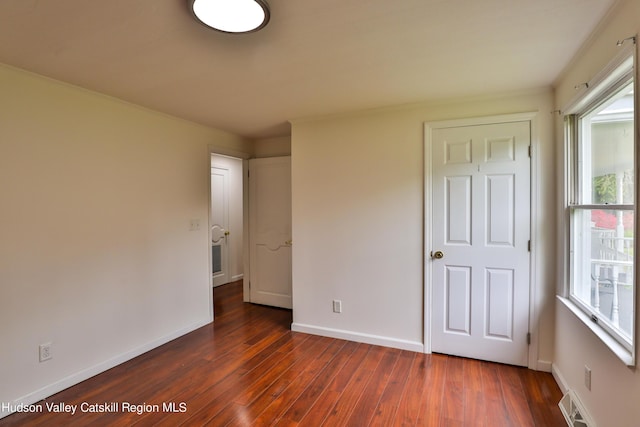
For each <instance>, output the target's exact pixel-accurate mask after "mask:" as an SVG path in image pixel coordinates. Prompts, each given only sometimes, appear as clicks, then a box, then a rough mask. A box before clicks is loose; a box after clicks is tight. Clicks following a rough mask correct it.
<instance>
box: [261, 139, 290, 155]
mask: <svg viewBox="0 0 640 427" xmlns="http://www.w3.org/2000/svg"><path fill="white" fill-rule="evenodd" d="M290 155H291V137H290V136H283V137H277V138H266V139H259V140H256V141H255V145H254V157H256V158H262V157H281V156H290Z"/></svg>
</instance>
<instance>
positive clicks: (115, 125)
mask: <svg viewBox="0 0 640 427" xmlns="http://www.w3.org/2000/svg"><path fill="white" fill-rule="evenodd" d="M0 93H1V94H2V96H0V183H1V184H0V204H1V206H2V208H1V209H0V293H1V297H0V324H1V325H2V327H1V328H0V342H1V343H2V345H1V346H0V361H1V363H0V379H1V380H0V402H11V401H15V400H18V401H25V402H32V401H35V400H38V399H40V398H43V397H45V396H48V395H50V394H52V393H54V392H56V391H59V390H61V389H63V388H66V387H67V386H69V385H71V384H74V383H76V382H79V381H81V380H83V379H85V378H87V377H89V376H91V375H94V374H96V373H98V372H100V371H102V370H104V369H107V368H109V367H111V366H113V365H114V364H117V363H119V362H121V361H123V360H126V359H128V358H131V357H133V356H135V355H137V354H139V353H141V352H143V351H146V350H148V349H150V348H152V347H154V346H156V345H159V344H162V343H163V342H165V341H167V340H169V339H171V338H173V337H175V336H179V335H181V334H183V333H186V332H188V331H190V330H192V329H194V328H196V327H198V326H201V325H203V324H206V323H208V322H210V321H211V320H212V313H211V311H210V310H211V303H210V301H211V296H210V278H209V275H208V272H209V262H210V261H209V259H210V255H209V248H208V247H209V245H208V231H207V223H208V220H207V218H208V209H209V206H208V203H209V202H208V199H209V196H208V185H209V184H208V182H209V173H210V169H209V145H210V144H214V145H217V146H219V147H222V148H224V149H231V150H235V151H242V152H247V153H248V154H250V152H251V150H252V146H251V144H250V143H248V142H246V141H243V140H241V139H240V138H237V137H234V136H233V135H230V134H227V133H223V132H219V131H216V130H212V129H208V128H205V127H203V126H199V125H195V124H193V123H189V122H186V121H182V120H178V119H174V118H171V117H168V116H165V115H161V114H158V113H154V112H150V111H148V110H144V109H141V108H139V107H135V106H132V105H129V104H126V103H123V102H121V101H118V100H116V99H113V98H109V97H106V96H102V95H98V94H95V93H92V92H88V91H85V90H82V89H79V88H76V87H73V86H69V85H65V84H62V83H58V82H55V81H52V80H49V79H45V78H42V77H38V76H35V75H32V74H29V73H26V72H23V71H19V70H16V69H13V68H10V67H5V66H0ZM192 219H197V220H200V222H201V228H200V230H199V231H189V226H190V221H191V220H192ZM46 342H51V343H52V349H53V359H52V360H50V361H47V362H45V363H39V362H38V346H39V344H41V343H46ZM2 415H6V413H4V414H0V416H2Z"/></svg>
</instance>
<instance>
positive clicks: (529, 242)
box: [527, 240, 531, 252]
mask: <svg viewBox="0 0 640 427" xmlns="http://www.w3.org/2000/svg"><path fill="white" fill-rule="evenodd" d="M527 251H529V252H531V240H529V241H528V242H527Z"/></svg>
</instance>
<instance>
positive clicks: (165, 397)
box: [0, 282, 566, 427]
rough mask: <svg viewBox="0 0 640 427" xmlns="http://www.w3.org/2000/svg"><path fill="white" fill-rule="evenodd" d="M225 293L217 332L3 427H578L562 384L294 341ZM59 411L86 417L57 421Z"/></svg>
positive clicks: (530, 374) (158, 352)
mask: <svg viewBox="0 0 640 427" xmlns="http://www.w3.org/2000/svg"><path fill="white" fill-rule="evenodd" d="M214 294H215V296H214V306H215V314H216V318H215V322H214V323H213V324H212V325H207V326H205V327H202V328H200V329H198V330H196V331H194V332H192V333H190V334H188V335H186V336H183V337H181V338H178V339H176V340H174V341H172V342H170V343H167V344H166V345H164V346H162V347H159V348H157V349H155V350H152V351H150V352H148V353H145V354H143V355H141V356H140V357H137V358H135V359H133V360H131V361H129V362H126V363H124V364H122V365H119V366H117V367H115V368H113V369H111V370H109V371H107V372H104V373H102V374H100V375H97V376H95V377H93V378H91V379H89V380H87V381H84V382H82V383H80V384H78V385H76V386H74V387H71V388H69V389H67V390H64V391H62V392H60V393H58V394H56V395H54V396H52V397H50V398H48V399H46V401H43V402H40V404H41V405H43V407H44V412H43V413H39V414H22V413H20V414H18V413H16V414H13V415H10V416H8V417H6V418H4V419H1V420H0V426H15V425H20V426H23V425H28V426H57V425H61V426H62V425H64V426H85V425H97V426H102V425H115V426H131V425H134V426H139V427H140V426H178V425H184V426H204V425H208V426H267V425H269V426H271V425H273V426H312V427H313V426H487V427H497V426H518V427H522V426H545V427H546V426H550V427H553V426H564V425H566V424H565V423H564V420H563V417H562V415H561V413H560V410H559V409H558V406H557V403H558V401H559V400H560V398H561V397H562V396H561V394H560V390H559V388H558V386H557V385H556V384H555V382H554V380H553V378H552V376H551V375H550V374H547V373H542V372H534V371H530V370H528V369H524V368H517V367H512V366H505V365H499V364H494V363H487V362H480V361H475V360H469V359H462V358H457V357H450V356H444V355H437V354H433V355H424V354H419V353H413V352H408V351H402V350H397V349H391V348H385V347H378V346H373V345H367V344H358V343H353V342H348V341H342V340H337V339H331V338H325V337H318V336H312V335H306V334H301V333H296V332H291V330H290V324H291V312H290V311H288V310H280V309H274V308H269V307H263V306H257V305H252V304H245V303H243V302H242V284H241V282H236V283H232V284H229V285H224V286H221V287H218V288H216V289H215V292H214ZM52 402H53V403H59V402H64V403H66V404H70V405H81V404H82V403H84V404H85V412H81V407H80V406H79V407H78V410H77V412H76V414H75V415H70V414H60V413H52V412H48V411H47V409H46V406H45V404H46V403H52ZM111 402H115V404H117V405H118V406H117V408H114V407H113V406H111V407H109V406H108V405H109V403H111ZM127 403H130V404H135V405H142V404H144V405H147V406H144V407H135V406H130V407H128V408H126V410H125V408H124V405H126V404H127ZM99 404H101V405H105V407H104V408H102V410H101V412H97V413H96V412H86V409H88V408H91V407H87V406H86V405H99ZM163 404H164V405H171V404H174V405H175V407H174V410H175V412H171V411H169V409H170V408H168V407H164V408H163ZM154 405H157V406H154ZM93 408H94V409H100V408H96V407H93ZM113 409H116V410H113ZM136 409H140V411H138V412H140V413H138V412H136V411H135V410H136ZM132 410H133V412H131V411H132ZM180 411H183V412H180Z"/></svg>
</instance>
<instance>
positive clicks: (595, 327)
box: [561, 40, 640, 366]
mask: <svg viewBox="0 0 640 427" xmlns="http://www.w3.org/2000/svg"><path fill="white" fill-rule="evenodd" d="M636 65H637V59H636V44H635V40H634V43H630V44H629V46H623V49H622V50H621V52H620V53H619V54H618V55H617V56H616V58H614V60H613V61H611V63H610V64H608V65H607V67H605V69H603V70H602V71H601V72H600V73H599V74H598V75H597V76H596V77H595V78H594V79H592V80H591V81H590V82H588V83H585V84H583V85H580V86H583V87H584V88H585V89H584V90H583V91H582V93H581V94H579V95H578V96H577V97H576V98H575V99H574V100H573V101H572V102H571V103H570V104H569V106H568V107H567V108H565V109H564V111H563V114H564V141H565V164H564V174H565V175H564V176H565V185H566V187H565V203H564V212H565V218H566V222H565V224H566V225H567V227H566V230H565V233H564V235H565V239H566V240H565V248H566V250H567V255H566V257H565V258H564V259H565V262H564V264H565V265H564V269H565V272H566V274H565V278H566V281H565V286H564V292H563V298H561V301H562V302H564V303H565V305H567V307H568V308H569V309H570V310H571V311H572V312H574V313H575V314H576V315H577V316H578V318H580V319H581V320H582V321H583V322H584V323H585V324H586V325H587V326H588V327H589V328H590V329H591V330H592V331H593V332H594V333H595V334H596V335H597V336H598V337H600V338H601V339H602V341H603V342H604V343H605V344H606V345H607V346H608V347H609V348H610V349H611V350H612V351H613V352H614V353H615V354H616V355H618V357H619V358H620V359H621V360H623V361H624V362H625V364H627V365H629V366H635V355H636V346H637V345H636V341H637V336H638V335H639V334H638V333H637V327H638V321H637V318H638V308H639V307H638V303H637V301H638V297H637V296H638V290H637V288H638V271H637V268H636V267H637V266H638V259H639V254H638V248H639V244H638V240H637V238H636V236H637V233H638V229H639V224H638V203H639V202H640V199H639V197H638V194H640V188H639V187H640V177H639V175H640V174H638V173H637V172H638V165H639V164H640V162H639V160H638V158H639V156H640V154H639V152H640V149H639V148H638V147H637V144H638V142H639V138H638V108H637V107H638V96H637V94H638V79H637V75H636V70H637V68H636ZM630 80H633V94H634V99H633V107H634V108H633V139H634V141H633V147H634V153H633V170H634V179H633V182H634V200H633V204H628V203H627V204H607V203H593V202H594V200H592V199H591V200H589V202H590V203H583V201H582V198H581V195H582V193H581V192H582V191H583V188H582V182H581V179H580V174H581V171H580V166H579V163H580V162H581V161H582V159H581V158H580V156H581V154H580V153H581V152H582V151H581V148H582V145H581V144H582V142H581V137H582V135H581V133H582V130H581V129H580V126H581V120H583V119H584V118H585V117H588V116H589V115H590V114H591V113H593V112H594V111H595V110H596V109H598V108H599V107H601V106H602V104H604V103H606V102H607V101H608V100H610V99H611V98H612V97H613V96H615V95H616V94H617V93H619V92H620V91H621V90H623V89H624V88H625V87H626V86H628V85H629V84H630ZM594 209H602V210H605V211H631V212H633V217H634V224H633V230H634V232H633V233H634V241H633V275H632V279H631V280H632V283H633V289H632V299H633V301H632V304H633V308H632V314H631V316H632V318H631V336H630V337H628V336H626V334H624V333H622V332H623V331H622V329H621V328H619V327H618V328H617V329H619V330H620V331H618V330H617V329H616V327H615V326H613V325H612V324H611V323H610V322H609V320H608V319H606V317H605V316H600V315H599V312H596V310H595V308H594V307H593V306H592V304H587V303H585V302H584V301H582V300H581V299H580V298H579V297H578V296H576V295H574V292H573V290H574V289H575V288H574V285H573V281H574V276H575V272H574V268H576V264H575V263H576V262H577V261H576V259H575V258H576V257H577V256H576V252H575V250H576V248H575V247H574V246H575V242H576V241H577V237H576V236H577V234H578V233H577V232H576V231H575V230H574V227H577V226H578V225H576V222H577V219H576V218H577V216H578V213H577V211H584V212H588V211H589V210H594ZM583 274H584V273H583ZM576 294H577V292H576Z"/></svg>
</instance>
